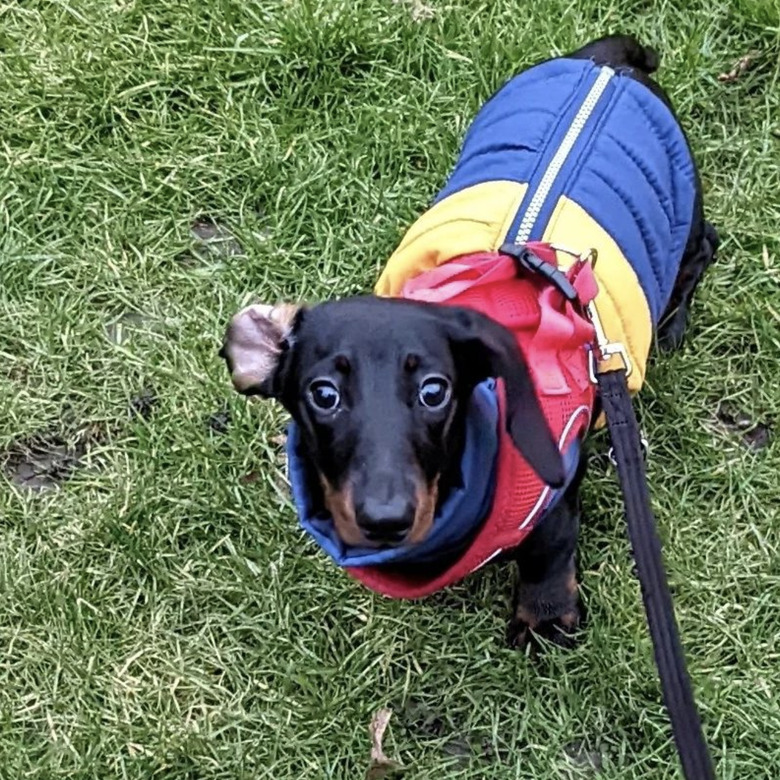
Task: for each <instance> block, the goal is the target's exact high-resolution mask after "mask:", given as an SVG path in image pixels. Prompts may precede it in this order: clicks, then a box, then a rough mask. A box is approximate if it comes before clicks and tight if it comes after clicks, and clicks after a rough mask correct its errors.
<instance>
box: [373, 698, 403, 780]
mask: <svg viewBox="0 0 780 780" xmlns="http://www.w3.org/2000/svg"><path fill="white" fill-rule="evenodd" d="M392 714H393V711H392V710H390V709H387V708H386V707H385V708H382V709H381V710H377V711H376V712H375V713H374V717H373V718H372V719H371V725H370V726H369V727H368V733H369V734H370V735H371V763H370V764H369V766H368V771H367V772H366V780H383V779H384V778H389V777H391V776H392V775H393V774H394V773H395V772H396V771H397V770H398V769H400V768H401V765H400V764H399V763H398V762H397V761H393V760H392V759H389V758H388V757H387V756H386V755H385V751H384V748H383V747H382V740H383V739H384V736H385V731H386V730H387V724H388V723H389V722H390V716H391V715H392Z"/></svg>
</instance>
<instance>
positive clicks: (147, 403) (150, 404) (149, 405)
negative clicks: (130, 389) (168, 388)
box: [128, 387, 157, 420]
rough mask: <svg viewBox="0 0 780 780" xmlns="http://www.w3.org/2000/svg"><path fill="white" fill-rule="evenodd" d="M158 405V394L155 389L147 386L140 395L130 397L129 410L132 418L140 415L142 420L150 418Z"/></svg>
mask: <svg viewBox="0 0 780 780" xmlns="http://www.w3.org/2000/svg"><path fill="white" fill-rule="evenodd" d="M156 406H157V396H156V395H155V394H154V391H153V390H151V389H150V388H148V387H145V388H143V390H141V392H140V393H139V394H138V395H136V396H134V397H133V398H131V399H130V403H129V404H128V411H129V413H130V417H131V418H136V417H140V418H141V419H142V420H148V419H149V418H150V417H151V416H152V412H153V411H154V408H155V407H156Z"/></svg>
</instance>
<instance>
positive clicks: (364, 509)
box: [355, 496, 415, 544]
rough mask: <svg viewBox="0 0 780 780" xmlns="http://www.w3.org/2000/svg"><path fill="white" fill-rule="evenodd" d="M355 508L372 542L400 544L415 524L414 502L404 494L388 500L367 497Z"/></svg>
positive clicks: (360, 522) (360, 524)
mask: <svg viewBox="0 0 780 780" xmlns="http://www.w3.org/2000/svg"><path fill="white" fill-rule="evenodd" d="M355 509H356V516H357V523H358V525H359V526H360V528H361V529H362V530H363V532H364V533H365V535H366V538H367V539H369V540H370V541H372V542H380V543H386V544H399V543H400V542H402V541H403V540H404V539H405V538H406V535H407V534H408V533H409V531H410V530H411V528H412V525H413V524H414V516H415V507H414V504H413V503H412V502H411V501H408V500H407V499H406V498H404V497H402V496H396V497H394V498H391V499H390V500H387V501H380V500H377V499H373V498H366V500H365V501H363V502H362V503H361V505H360V506H357V507H355Z"/></svg>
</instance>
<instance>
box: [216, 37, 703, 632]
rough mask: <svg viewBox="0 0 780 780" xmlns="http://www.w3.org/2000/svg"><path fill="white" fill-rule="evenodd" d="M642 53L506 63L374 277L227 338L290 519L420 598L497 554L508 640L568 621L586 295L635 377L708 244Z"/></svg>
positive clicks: (677, 328)
mask: <svg viewBox="0 0 780 780" xmlns="http://www.w3.org/2000/svg"><path fill="white" fill-rule="evenodd" d="M656 66H657V58H656V55H655V53H654V52H653V51H652V50H650V49H648V48H646V47H644V46H642V45H640V44H639V43H638V42H637V41H636V40H635V39H633V38H631V37H628V36H612V37H608V38H604V39H600V40H598V41H595V42H593V43H591V44H589V45H587V46H585V47H584V48H583V49H580V50H579V51H577V52H574V53H573V54H570V55H568V56H566V57H561V58H556V59H553V60H549V61H547V62H544V63H542V64H540V65H537V66H535V67H533V68H530V69H528V70H526V71H524V72H522V73H521V74H520V75H518V76H516V77H514V78H513V79H511V80H510V81H509V82H508V83H507V84H506V85H505V86H504V87H503V88H502V89H501V90H500V91H499V92H498V93H496V95H494V96H493V98H491V100H490V101H489V102H488V103H487V104H486V105H485V106H484V107H483V109H482V110H481V111H480V112H479V114H478V115H477V117H476V118H475V120H474V122H473V124H472V126H471V128H470V130H469V132H468V135H467V137H466V139H465V142H464V146H463V150H462V153H461V156H460V158H459V160H458V162H457V165H456V167H455V169H454V171H453V173H452V175H451V176H450V178H449V180H448V182H447V184H446V185H445V187H444V189H443V190H442V192H441V193H440V194H439V196H438V197H437V198H436V199H435V201H434V203H433V205H432V207H431V208H430V209H429V210H428V211H427V212H426V213H425V214H424V215H423V216H422V217H421V218H420V219H419V220H418V221H417V222H416V223H415V225H413V226H412V228H411V229H410V230H409V232H408V233H407V235H406V237H405V238H404V240H403V242H402V243H401V245H400V246H399V248H398V250H397V251H396V252H395V253H394V255H393V256H392V257H391V259H390V261H389V263H388V264H387V266H386V268H385V271H384V273H383V274H382V276H381V278H380V280H379V282H378V285H377V289H376V293H377V294H376V295H375V296H365V297H357V298H352V299H346V300H340V301H333V302H326V303H322V304H320V305H316V306H313V307H309V308H306V307H302V306H297V305H278V306H275V307H272V306H263V305H254V306H250V307H248V308H246V309H244V310H242V311H241V312H239V313H238V314H237V315H236V316H235V317H234V318H233V320H232V322H231V323H230V326H229V328H228V331H227V336H226V339H225V343H224V346H223V349H222V353H221V354H222V355H223V356H224V357H225V359H226V361H227V363H228V367H229V370H230V372H231V375H232V379H233V383H234V385H235V387H236V389H237V390H238V391H239V392H241V393H244V394H247V395H260V396H264V397H270V398H275V399H277V400H279V401H280V402H281V403H282V404H283V405H284V407H285V408H286V409H287V410H288V411H289V413H290V415H291V416H292V419H293V423H292V426H291V430H290V436H289V455H290V476H291V482H292V485H293V492H294V497H295V500H296V505H297V507H298V511H299V514H300V515H301V521H302V524H303V526H304V528H305V529H306V530H307V531H308V532H309V533H311V534H312V535H313V536H314V538H315V539H316V540H317V541H318V542H319V544H320V545H321V546H322V547H323V548H324V549H325V550H326V551H327V552H328V553H329V554H330V555H331V556H332V557H333V558H334V559H335V560H336V561H337V562H338V563H339V564H340V565H343V566H345V567H346V568H347V569H348V570H349V571H350V573H351V574H353V575H354V576H355V577H357V578H358V579H360V580H361V581H362V582H364V583H365V584H366V585H368V586H369V587H372V588H373V589H375V590H377V591H379V592H381V593H384V594H386V595H390V596H394V597H407V598H415V597H419V596H424V595H426V594H427V593H431V592H433V591H435V590H438V589H439V588H441V587H445V586H446V585H448V584H450V583H452V582H455V581H457V580H458V579H460V578H462V577H463V576H465V575H467V574H468V573H469V572H470V571H473V570H474V569H475V568H478V567H479V566H481V565H483V564H484V563H486V562H487V561H489V560H492V559H494V558H496V557H498V556H499V555H500V556H506V555H508V554H510V555H512V556H513V557H514V558H515V559H516V560H517V563H518V566H519V578H520V579H519V587H518V590H517V594H516V601H515V614H514V616H513V618H512V621H511V623H510V631H509V639H510V642H511V643H512V644H514V645H517V646H522V645H524V644H525V643H526V641H527V640H528V639H529V638H530V636H531V632H533V633H534V634H537V635H540V636H543V637H545V638H547V639H550V640H552V641H554V642H557V643H559V644H566V643H568V642H569V641H570V639H571V634H572V633H573V632H574V631H575V630H576V628H577V627H578V625H579V622H580V608H579V601H578V593H577V591H578V587H577V581H576V577H575V546H576V540H577V534H578V529H579V512H580V508H579V505H580V501H579V495H578V494H579V487H580V482H581V479H582V477H583V472H584V458H583V456H582V452H583V448H582V446H581V445H582V441H583V439H584V437H585V436H586V434H587V432H588V430H589V429H590V428H591V427H592V426H593V424H594V423H595V421H597V419H598V399H597V398H596V393H595V389H594V385H593V383H592V381H591V379H590V375H589V365H590V364H591V363H592V361H593V354H594V353H593V349H592V347H593V342H594V338H595V335H596V334H595V332H594V328H593V325H592V324H591V319H590V317H589V316H588V313H587V310H586V306H585V305H586V304H587V303H588V302H592V306H595V311H596V312H597V315H598V316H599V319H600V320H601V323H602V324H603V328H604V330H605V331H606V336H607V337H608V338H609V340H610V341H611V342H613V343H616V344H620V345H621V346H622V352H621V355H622V358H621V359H622V360H624V361H625V363H626V365H627V366H628V367H629V368H630V370H631V374H630V387H631V390H632V391H637V390H638V389H639V387H640V386H641V384H642V382H643V379H644V374H645V367H646V362H647V357H648V354H649V352H650V348H651V344H652V342H653V339H654V338H656V339H657V342H658V343H659V344H660V345H661V347H662V348H675V347H677V346H678V345H679V344H680V343H681V341H682V337H683V331H684V329H685V326H686V322H687V311H688V306H689V304H690V301H691V298H692V295H693V293H694V290H695V288H696V286H697V284H698V282H699V280H700V278H701V276H702V274H703V272H704V270H705V268H706V267H707V266H708V265H709V264H710V263H711V262H712V260H713V259H714V254H715V250H716V247H717V235H716V233H715V231H714V229H713V228H712V227H711V226H710V225H709V224H708V223H706V222H705V220H704V215H703V210H702V198H701V186H700V183H699V178H698V174H697V172H696V168H695V165H694V163H693V159H692V156H691V152H690V150H689V147H688V143H687V140H686V138H685V135H684V133H683V131H682V130H681V128H680V126H679V124H678V122H677V120H676V118H675V115H674V113H673V110H672V108H671V106H670V104H669V100H668V98H667V97H666V95H665V93H664V92H663V90H662V89H661V88H660V87H659V86H658V85H657V84H656V83H655V82H654V81H653V80H652V79H651V78H650V74H651V73H652V72H653V71H654V70H655V68H656ZM560 247H566V248H568V249H571V250H574V251H573V252H572V253H569V252H567V251H564V250H563V249H561V248H560ZM591 250H595V253H597V257H598V260H597V262H595V263H594V262H593V258H594V257H595V253H594V252H592V251H591ZM589 253H590V254H589ZM586 255H589V257H586ZM590 367H591V368H592V366H590Z"/></svg>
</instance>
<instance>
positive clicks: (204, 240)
mask: <svg viewBox="0 0 780 780" xmlns="http://www.w3.org/2000/svg"><path fill="white" fill-rule="evenodd" d="M190 233H191V234H192V237H193V239H194V246H193V247H192V250H191V252H192V255H193V257H194V258H195V259H197V260H200V261H201V262H206V261H209V260H214V259H216V258H223V257H236V256H237V255H243V254H246V253H245V252H244V248H243V247H242V246H241V244H240V243H239V241H238V239H237V238H236V237H235V236H234V235H233V233H231V232H230V230H228V229H227V228H226V227H225V226H224V225H221V224H219V222H217V221H216V220H214V219H212V218H211V217H209V216H207V215H203V216H201V217H198V218H197V219H196V220H195V221H194V222H193V223H192V227H191V228H190Z"/></svg>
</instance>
